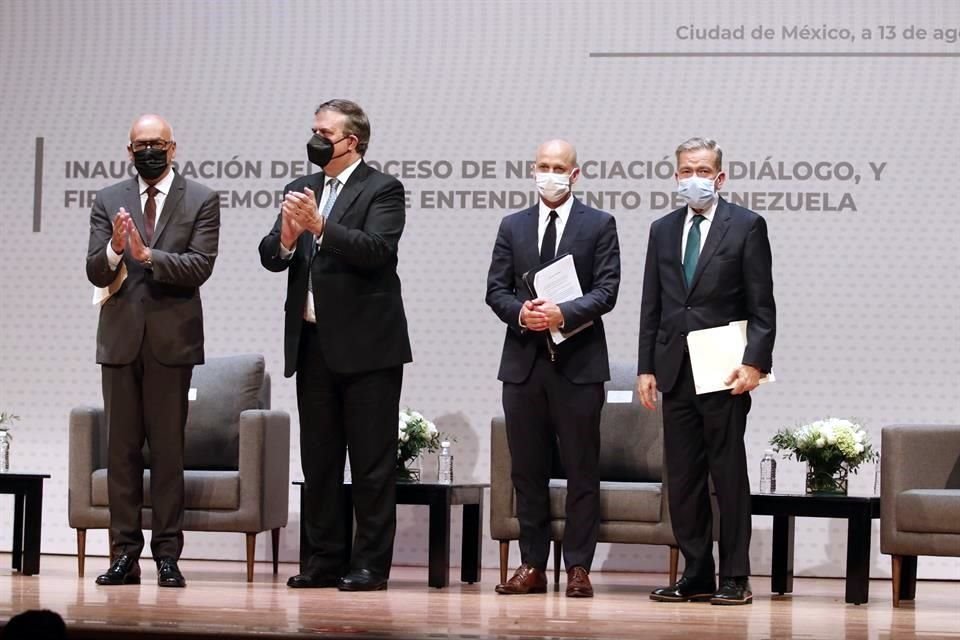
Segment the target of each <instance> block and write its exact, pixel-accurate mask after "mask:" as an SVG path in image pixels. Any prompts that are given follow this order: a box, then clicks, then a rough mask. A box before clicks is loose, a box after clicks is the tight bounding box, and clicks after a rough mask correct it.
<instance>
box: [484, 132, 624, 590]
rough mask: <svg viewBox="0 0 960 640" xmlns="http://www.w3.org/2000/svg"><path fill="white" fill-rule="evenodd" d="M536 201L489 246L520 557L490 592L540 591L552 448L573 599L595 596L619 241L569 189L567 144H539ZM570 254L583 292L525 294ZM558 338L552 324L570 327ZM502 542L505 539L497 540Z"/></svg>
mask: <svg viewBox="0 0 960 640" xmlns="http://www.w3.org/2000/svg"><path fill="white" fill-rule="evenodd" d="M535 169H536V182H537V190H538V191H539V193H540V201H539V202H538V203H537V204H536V205H534V206H532V207H530V208H529V209H526V210H524V211H520V212H518V213H514V214H511V215H508V216H506V217H505V218H504V219H503V221H502V222H501V224H500V231H499V233H498V235H497V241H496V244H495V245H494V248H493V259H492V261H491V263H490V272H489V275H488V277H487V304H488V305H490V307H491V308H492V309H493V311H494V313H496V314H497V316H498V317H499V318H500V319H501V320H503V322H504V323H505V324H506V325H507V330H506V337H505V339H504V343H503V357H502V359H501V361H500V372H499V374H498V377H499V379H500V380H501V381H502V382H503V410H504V416H505V418H506V428H507V440H508V442H509V446H510V454H511V456H512V465H513V466H512V469H511V478H512V480H513V484H514V487H515V488H516V491H517V517H518V519H519V521H520V557H521V561H522V564H521V565H520V568H519V569H517V571H516V573H515V574H514V576H513V577H512V578H510V580H508V581H507V582H505V583H503V584H500V585H497V593H501V594H505V595H510V594H525V593H545V592H546V589H547V579H546V573H545V570H546V566H547V555H548V553H549V549H550V521H551V513H550V503H549V493H548V488H547V484H548V482H549V480H550V475H551V470H552V457H553V456H552V453H553V450H554V443H556V445H557V447H558V449H559V455H560V462H561V464H562V465H563V468H564V471H565V472H566V477H567V504H566V527H565V529H564V537H563V559H564V562H565V564H566V567H567V590H566V594H567V596H569V597H580V598H583V597H592V596H593V587H592V586H591V584H590V577H589V572H590V565H591V563H592V562H593V554H594V550H595V549H596V545H597V534H598V531H599V527H600V493H599V492H600V478H599V474H598V471H597V468H598V464H599V455H600V453H599V452H600V410H601V408H602V407H603V383H604V381H606V380H609V379H610V368H609V362H608V358H607V343H606V338H605V337H604V332H603V321H602V320H601V316H602V315H603V314H605V313H607V312H608V311H610V310H611V309H613V306H614V304H616V301H617V292H618V289H619V287H620V245H619V241H618V239H617V226H616V221H615V220H614V218H613V216H611V215H610V214H608V213H604V212H603V211H598V210H596V209H591V208H590V207H587V206H585V205H584V204H583V203H582V202H580V201H579V200H577V199H576V198H574V197H573V195H572V193H571V191H570V189H571V187H572V185H573V184H574V183H575V182H576V180H577V177H578V176H579V174H580V169H579V167H578V166H577V152H576V151H575V150H574V148H573V146H572V145H571V144H570V143H568V142H566V141H564V140H551V141H549V142H545V143H543V144H542V145H540V148H539V149H538V150H537V159H536V165H535ZM565 253H570V254H572V255H573V259H574V264H575V266H576V270H577V276H578V279H579V280H580V283H581V288H582V289H583V295H582V296H580V297H579V298H576V299H575V300H571V301H569V302H562V303H560V304H555V303H554V302H553V301H552V300H547V299H545V298H532V296H531V295H530V293H529V292H528V291H527V288H526V286H525V285H524V283H523V280H522V277H523V274H524V273H525V272H527V271H528V270H530V269H534V268H536V267H537V266H539V265H541V264H543V263H545V262H549V261H550V260H552V259H554V258H555V257H559V256H562V255H563V254H565ZM591 321H592V322H593V324H592V325H591V326H589V327H587V328H586V329H584V330H582V331H580V332H578V333H577V334H576V335H571V336H570V337H569V338H568V339H567V340H564V341H563V342H561V343H560V344H559V345H554V344H553V343H552V342H551V340H550V334H549V332H548V329H556V328H560V329H561V330H564V329H569V330H572V329H575V328H577V327H580V326H582V325H584V324H587V323H589V322H591ZM501 544H507V543H505V542H504V543H501Z"/></svg>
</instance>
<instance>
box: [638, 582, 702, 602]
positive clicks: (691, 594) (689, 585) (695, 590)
mask: <svg viewBox="0 0 960 640" xmlns="http://www.w3.org/2000/svg"><path fill="white" fill-rule="evenodd" d="M714 591H716V586H715V584H714V582H713V580H712V579H710V580H707V579H704V580H696V579H694V578H688V577H686V576H684V577H682V578H680V579H679V580H677V584H675V585H673V586H672V587H660V588H659V589H654V590H653V593H651V594H650V599H651V600H656V601H657V602H706V601H707V600H710V599H711V598H712V597H713V596H714Z"/></svg>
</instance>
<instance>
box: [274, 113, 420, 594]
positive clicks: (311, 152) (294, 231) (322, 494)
mask: <svg viewBox="0 0 960 640" xmlns="http://www.w3.org/2000/svg"><path fill="white" fill-rule="evenodd" d="M369 142H370V121H369V120H368V119H367V115H366V114H365V113H364V111H363V109H361V108H360V106H359V105H358V104H356V103H354V102H351V101H349V100H339V99H337V100H329V101H327V102H324V103H323V104H321V105H320V106H319V107H317V110H316V112H315V113H314V117H313V129H312V136H311V137H310V140H309V141H308V142H307V156H308V158H309V159H310V162H312V163H313V164H315V165H317V166H319V167H321V168H322V171H319V172H317V173H312V174H310V175H308V176H304V177H302V178H298V179H297V180H294V181H293V182H291V183H290V184H288V185H287V186H286V188H285V189H284V200H283V205H282V207H281V209H280V214H279V215H278V216H277V219H276V222H275V223H274V225H273V229H271V231H270V233H268V234H267V235H266V236H265V237H264V238H263V240H262V241H261V242H260V262H261V263H262V264H263V266H264V268H266V269H268V270H270V271H275V272H280V271H286V272H287V301H286V305H285V307H284V308H285V310H286V314H285V322H284V360H285V366H284V374H285V375H286V376H287V377H290V376H292V375H293V374H294V373H296V375H297V408H298V409H299V413H300V460H301V464H302V467H303V477H304V486H303V492H304V493H303V501H304V511H303V513H301V514H300V516H301V517H302V518H303V528H304V531H305V533H306V543H307V548H306V549H303V550H301V556H303V557H305V558H306V562H305V563H304V565H303V566H301V567H300V573H298V574H297V575H295V576H292V577H291V578H290V579H289V580H288V581H287V586H289V587H291V588H294V589H302V588H325V587H336V588H338V589H340V590H341V591H377V590H382V589H386V588H387V580H388V578H389V577H390V565H391V562H392V558H393V538H394V533H395V531H396V526H397V501H396V477H395V475H394V474H395V467H396V461H397V416H398V414H399V412H400V407H399V405H400V388H401V384H402V382H403V365H404V364H405V363H407V362H410V360H411V359H412V358H411V354H410V339H409V338H408V336H407V318H406V315H405V314H404V309H403V299H402V297H401V295H400V278H399V276H398V275H397V254H398V251H399V244H400V235H401V234H402V233H403V227H404V223H405V221H406V210H405V203H404V190H403V185H402V184H401V183H400V181H399V180H397V179H396V178H394V177H393V176H389V175H386V174H384V173H381V172H379V171H377V170H375V169H373V168H372V167H370V166H369V165H368V164H367V163H365V162H364V161H363V155H364V153H366V150H367V145H368V144H369ZM348 449H349V455H350V468H351V470H352V486H351V491H352V496H353V505H354V509H355V510H356V521H357V528H356V538H355V540H354V543H353V547H352V549H350V548H349V547H348V540H347V531H348V530H349V526H348V525H349V522H348V520H347V518H348V517H350V516H346V517H345V516H344V504H345V499H346V497H345V494H344V488H343V469H344V462H345V459H346V455H347V451H348Z"/></svg>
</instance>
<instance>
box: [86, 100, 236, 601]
mask: <svg viewBox="0 0 960 640" xmlns="http://www.w3.org/2000/svg"><path fill="white" fill-rule="evenodd" d="M176 149H177V143H176V142H174V140H173V130H172V129H171V127H170V125H169V124H168V123H167V121H166V120H164V119H163V118H161V117H160V116H156V115H144V116H141V117H140V118H138V119H137V121H136V122H134V123H133V127H132V128H131V129H130V144H129V146H128V147H127V151H128V152H129V154H130V159H131V160H132V161H133V164H134V166H135V167H136V169H137V174H138V176H137V177H136V178H134V179H132V180H125V181H123V182H120V183H119V184H115V185H113V186H110V187H107V188H105V189H103V190H101V191H99V192H98V193H97V198H96V202H94V205H93V210H92V211H91V212H90V243H89V249H88V251H87V278H89V280H90V282H92V283H93V284H94V285H95V286H97V287H104V288H105V289H106V291H107V292H109V297H108V298H107V299H106V301H104V302H102V303H101V307H100V324H99V327H98V329H97V362H98V363H99V364H100V365H102V367H101V368H102V375H103V400H104V412H105V416H106V422H107V431H108V433H109V437H108V443H107V474H108V476H107V492H108V496H109V502H110V534H111V540H112V547H111V550H110V551H111V556H112V557H113V559H114V561H113V563H112V564H111V566H110V569H109V570H108V571H107V572H106V573H104V574H103V575H101V576H99V577H98V578H97V584H99V585H121V584H138V583H139V582H140V564H139V558H140V553H141V551H142V550H143V532H142V531H141V528H140V527H141V520H140V512H141V509H142V507H143V470H144V462H143V457H142V455H141V449H142V447H143V444H144V442H145V441H146V442H147V444H148V446H149V448H150V495H151V502H152V510H153V513H152V517H153V537H152V539H151V544H150V546H151V551H152V553H153V558H154V560H155V561H156V563H157V572H158V576H157V581H158V584H159V585H160V586H161V587H182V586H184V585H185V581H184V578H183V574H181V573H180V569H179V567H178V566H177V560H178V559H179V558H180V551H181V549H182V548H183V508H184V505H183V436H184V426H185V424H186V420H187V394H188V392H189V387H190V377H191V375H192V372H193V365H195V364H200V363H202V362H203V310H202V308H201V304H200V291H199V288H200V285H201V284H203V283H204V282H206V280H207V278H209V277H210V273H211V272H212V271H213V263H214V260H215V259H216V257H217V246H218V243H219V236H220V200H219V198H218V197H217V194H216V193H215V192H214V191H212V190H211V189H208V188H207V187H204V186H201V185H199V184H197V183H195V182H192V181H190V180H186V179H184V178H183V177H181V176H179V175H177V174H176V173H175V172H174V171H173V169H172V166H171V163H172V162H173V158H174V155H175V154H176ZM105 293H106V292H105Z"/></svg>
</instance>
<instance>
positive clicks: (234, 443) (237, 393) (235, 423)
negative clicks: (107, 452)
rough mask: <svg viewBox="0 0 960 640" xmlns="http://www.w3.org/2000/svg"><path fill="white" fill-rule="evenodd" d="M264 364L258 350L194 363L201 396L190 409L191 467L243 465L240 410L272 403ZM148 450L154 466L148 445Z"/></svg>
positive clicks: (187, 459)
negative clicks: (265, 393) (265, 391)
mask: <svg viewBox="0 0 960 640" xmlns="http://www.w3.org/2000/svg"><path fill="white" fill-rule="evenodd" d="M264 367H265V365H264V361H263V356H261V355H252V354H251V355H238V356H226V357H219V358H208V359H207V361H206V362H205V363H204V364H202V365H200V366H197V367H194V369H193V379H192V380H191V381H190V387H191V388H193V389H196V390H197V397H196V400H191V401H190V409H189V413H188V414H187V426H186V431H185V434H184V449H183V450H184V454H183V455H184V462H183V466H184V468H185V469H199V470H228V469H229V470H234V471H236V470H237V467H238V465H239V458H240V436H239V425H240V414H241V413H242V412H243V411H245V410H247V409H265V408H267V407H264V406H263V404H264V401H263V399H262V398H261V387H263V382H264V380H263V376H264ZM144 456H145V462H146V465H147V466H149V465H150V457H149V448H148V447H144Z"/></svg>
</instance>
